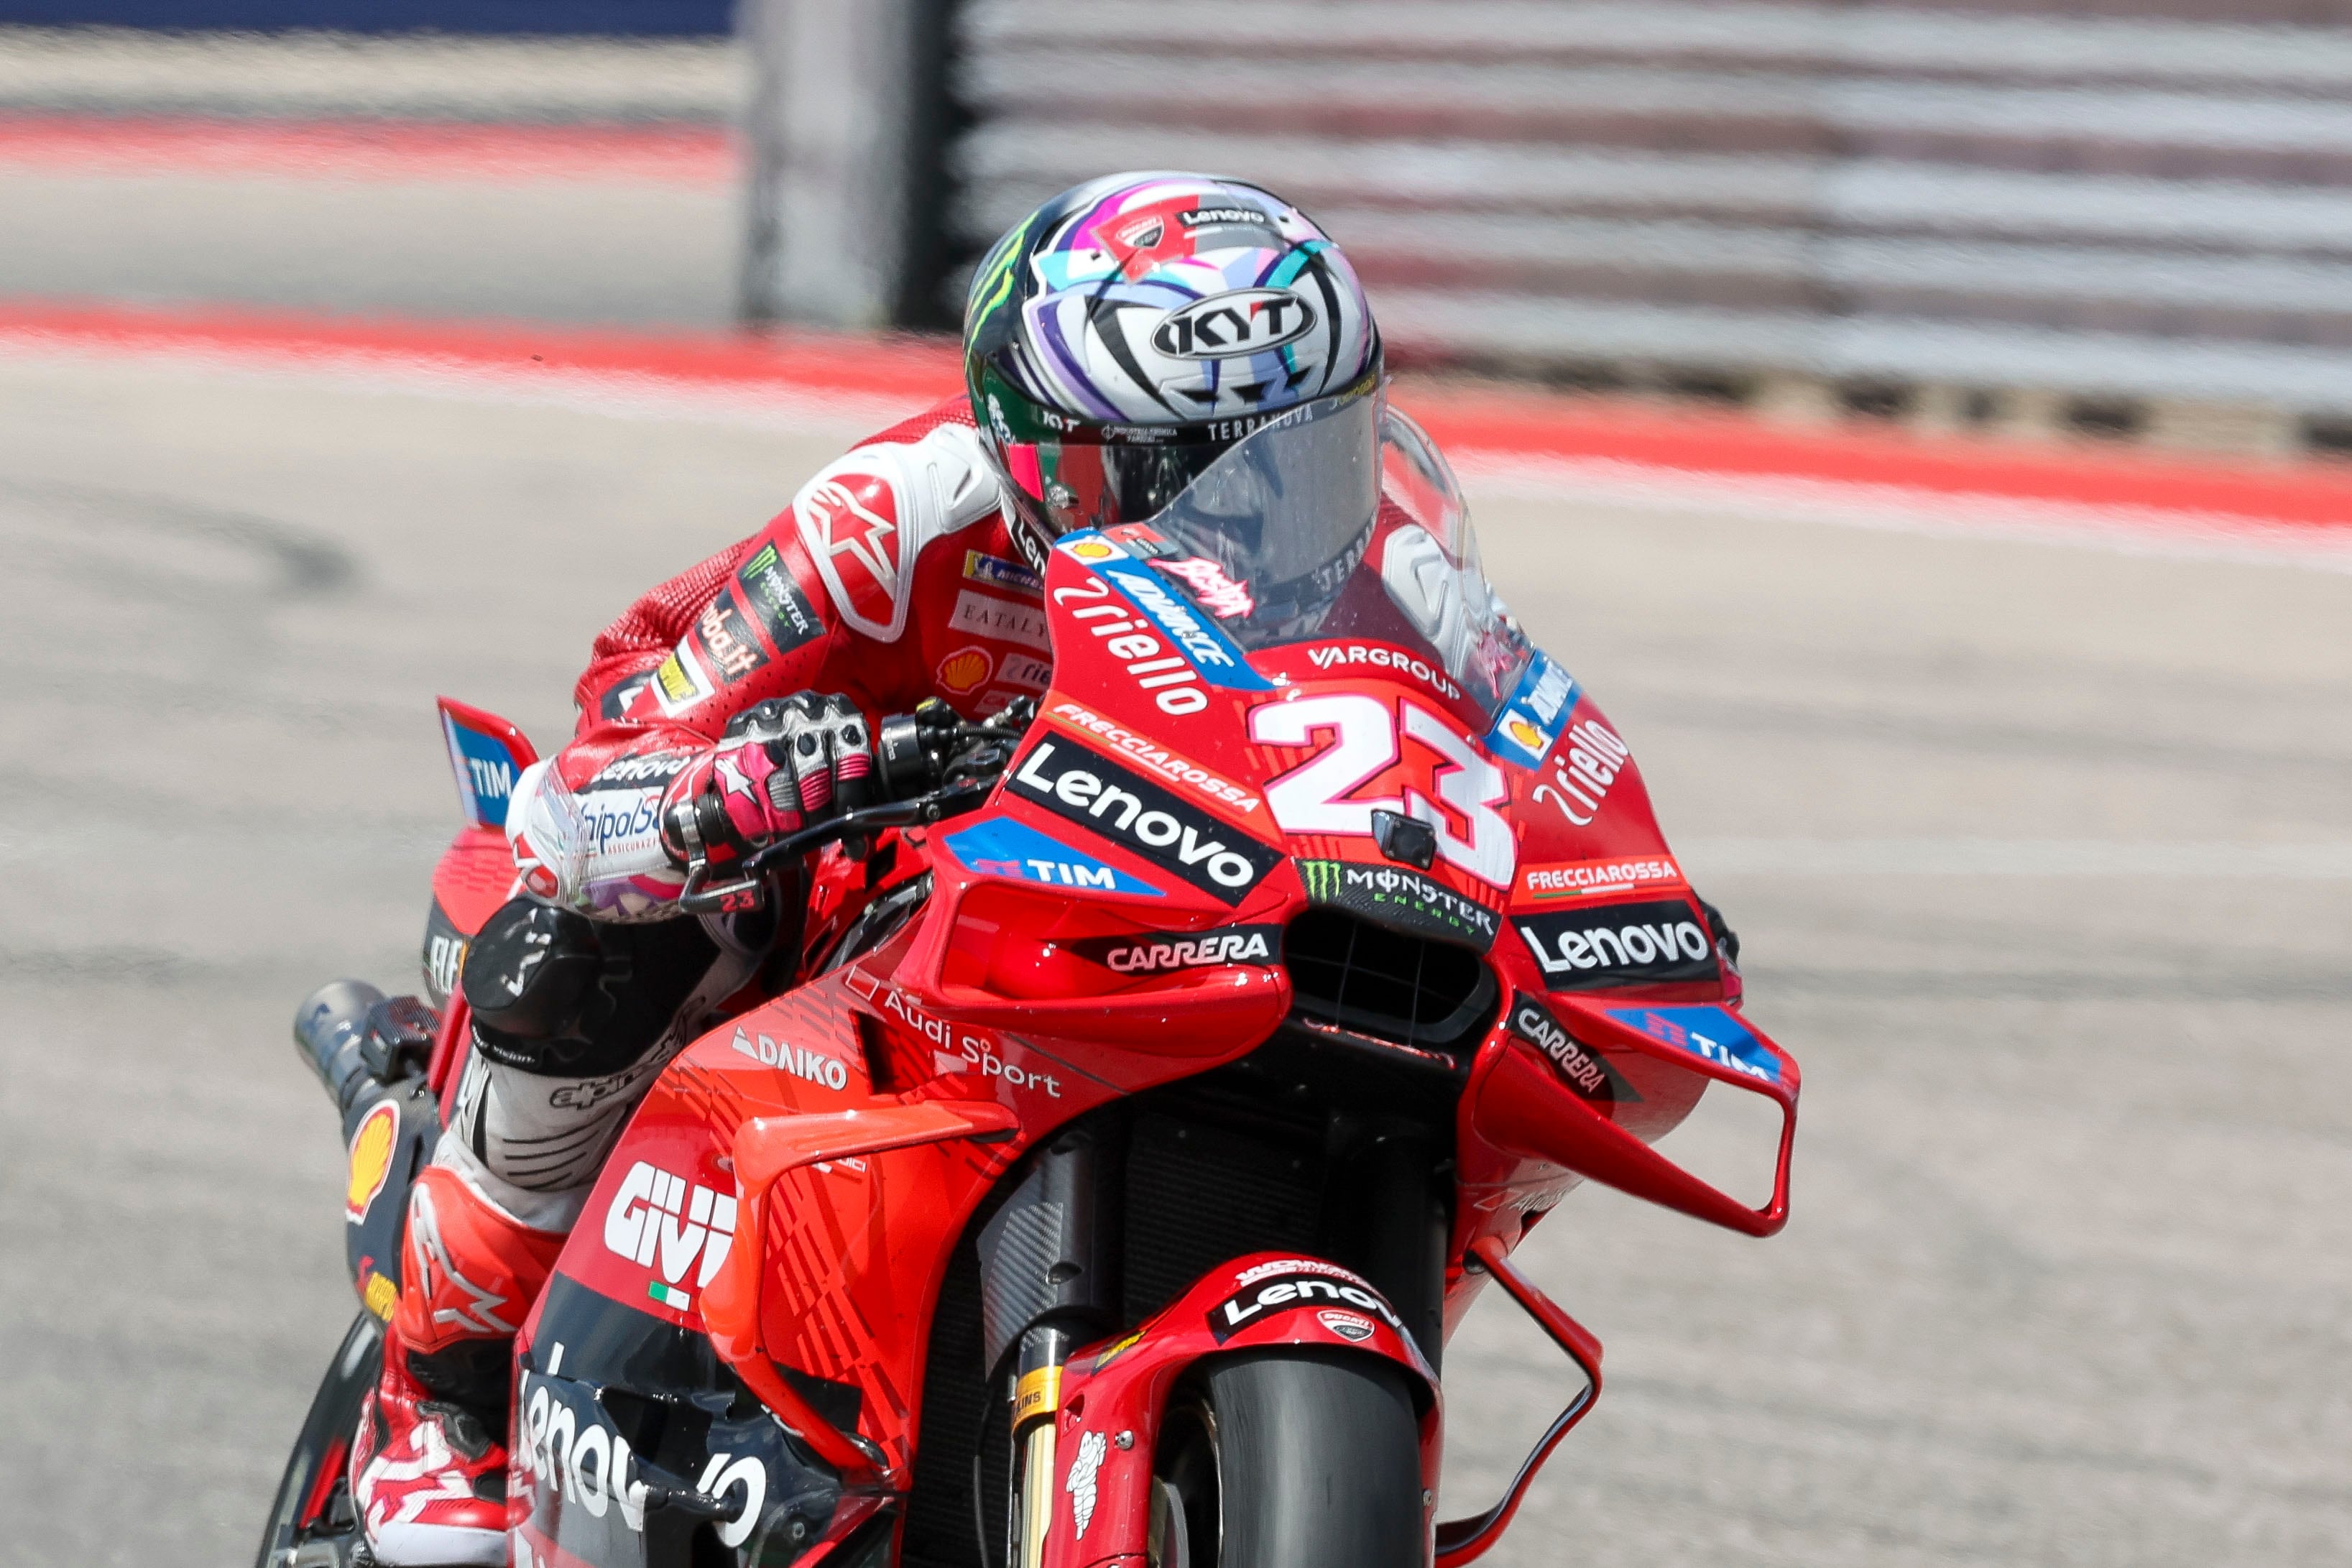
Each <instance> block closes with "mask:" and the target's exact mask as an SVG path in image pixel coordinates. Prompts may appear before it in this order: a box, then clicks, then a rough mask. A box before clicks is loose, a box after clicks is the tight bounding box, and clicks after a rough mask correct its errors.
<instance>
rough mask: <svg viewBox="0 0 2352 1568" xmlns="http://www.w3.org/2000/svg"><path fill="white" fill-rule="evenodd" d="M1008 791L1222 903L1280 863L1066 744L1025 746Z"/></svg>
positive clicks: (1271, 853) (1277, 854)
mask: <svg viewBox="0 0 2352 1568" xmlns="http://www.w3.org/2000/svg"><path fill="white" fill-rule="evenodd" d="M1013 793H1014V794H1016V795H1021V796H1023V797H1024V798H1025V799H1028V800H1033V801H1034V802H1036V803H1037V804H1038V805H1042V806H1044V807H1045V809H1046V810H1048V811H1050V812H1053V813H1054V814H1055V816H1064V817H1067V818H1068V819H1069V820H1070V821H1072V822H1076V823H1077V824H1079V825H1081V826H1085V827H1087V828H1089V829H1091V830H1093V831H1094V832H1096V833H1099V834H1101V835H1102V836H1103V837H1106V838H1108V839H1110V840H1112V841H1113V842H1114V843H1117V844H1118V845H1119V846H1120V847H1124V848H1127V849H1131V850H1133V851H1134V852H1135V853H1136V854H1138V855H1140V856H1141V857H1143V858H1145V859H1147V860H1149V861H1150V862H1151V863H1152V864H1154V865H1156V866H1159V867H1160V868H1163V869H1165V870H1167V871H1168V872H1169V873H1171V875H1173V876H1175V877H1178V878H1181V879H1182V880H1184V881H1186V882H1190V883H1191V884H1192V886H1193V887H1196V888H1198V889H1201V890H1202V892H1204V893H1207V894H1208V895H1209V896H1210V897H1212V898H1214V899H1216V900H1220V901H1222V902H1223V903H1226V904H1236V903H1239V902H1240V901H1241V897H1242V895H1243V894H1244V893H1246V892H1248V891H1249V890H1250V889H1252V888H1255V887H1256V886H1257V884H1258V883H1259V881H1260V880H1261V879H1264V878H1265V874H1266V873H1267V872H1268V871H1271V870H1273V869H1274V868H1275V867H1276V866H1278V865H1280V864H1281V863H1282V852H1281V851H1280V850H1277V849H1274V848H1271V847H1268V846H1266V845H1264V844H1261V843H1259V842H1258V841H1257V840H1255V839H1254V838H1252V837H1249V836H1248V835H1247V834H1245V833H1243V832H1241V831H1240V830H1238V829H1236V828H1232V827H1228V826H1225V825H1224V824H1223V823H1222V822H1220V821H1218V820H1217V819H1216V818H1215V817H1213V816H1210V815H1208V813H1206V812H1204V811H1202V810H1201V809H1200V808H1199V807H1197V806H1194V805H1191V804H1190V803H1188V802H1186V801H1183V800H1180V799H1179V798H1177V797H1176V796H1175V795H1172V794H1171V793H1170V792H1168V791H1167V790H1164V789H1162V788H1160V786H1159V785H1158V784H1153V783H1152V782H1151V781H1150V780H1149V779H1146V778H1144V777H1143V776H1142V775H1140V774H1139V773H1129V771H1128V770H1127V769H1125V768H1123V767H1121V766H1119V765H1118V763H1114V762H1112V761H1111V760H1110V759H1109V758H1108V757H1105V756H1101V755H1099V754H1097V753H1096V752H1089V751H1087V750H1084V749H1082V748H1081V747H1078V746H1076V745H1074V744H1071V743H1070V742H1066V741H1058V740H1056V741H1040V742H1037V744H1036V745H1035V746H1034V747H1032V748H1031V750H1030V752H1029V755H1028V756H1027V757H1026V758H1025V759H1024V761H1023V763H1022V764H1021V766H1020V768H1019V769H1018V770H1017V771H1016V772H1014V773H1013Z"/></svg>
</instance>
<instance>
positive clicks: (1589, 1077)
mask: <svg viewBox="0 0 2352 1568" xmlns="http://www.w3.org/2000/svg"><path fill="white" fill-rule="evenodd" d="M1511 1033H1513V1034H1515V1035H1517V1036H1518V1037H1519V1038H1521V1039H1523V1040H1525V1041H1527V1042H1528V1044H1529V1045H1531V1046H1533V1047H1535V1048H1536V1049H1538V1050H1539V1051H1541V1052H1542V1053H1543V1054H1544V1055H1545V1056H1547V1057H1549V1058H1551V1065H1552V1066H1553V1067H1555V1068H1559V1076H1560V1077H1561V1078H1562V1079H1565V1080H1567V1083H1568V1087H1569V1088H1570V1089H1574V1090H1576V1092H1577V1093H1578V1094H1580V1095H1582V1096H1583V1097H1584V1098H1585V1099H1587V1100H1594V1101H1597V1102H1599V1103H1601V1104H1604V1105H1629V1104H1631V1103H1633V1101H1635V1100H1640V1099H1641V1098H1642V1097H1641V1095H1640V1094H1639V1093H1638V1092H1636V1091H1635V1089H1634V1088H1633V1085H1632V1084H1630V1083H1627V1082H1626V1081H1625V1079H1624V1076H1623V1075H1622V1074H1621V1073H1619V1072H1618V1070H1617V1069H1616V1068H1613V1067H1611V1066H1610V1065H1609V1063H1608V1062H1607V1061H1606V1060H1604V1059H1603V1058H1601V1057H1600V1056H1599V1055H1597V1054H1596V1053H1594V1052H1592V1051H1590V1050H1587V1049H1586V1048H1585V1047H1584V1046H1583V1045H1582V1044H1581V1043H1580V1042H1579V1041H1578V1040H1577V1039H1575V1038H1574V1037H1572V1036H1570V1034H1569V1032H1568V1030H1567V1029H1566V1027H1564V1026H1562V1025H1561V1023H1560V1021H1559V1019H1558V1018H1555V1017H1553V1016H1551V1012H1550V1010H1549V1008H1547V1007H1545V1006H1544V1005H1543V1004H1542V1003H1540V1002H1538V1001H1537V1000H1536V999H1535V998H1534V997H1532V996H1522V997H1520V998H1519V999H1518V1001H1517V1003H1515V1004H1514V1005H1512V1008H1511Z"/></svg>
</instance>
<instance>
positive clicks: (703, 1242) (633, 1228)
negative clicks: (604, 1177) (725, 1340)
mask: <svg viewBox="0 0 2352 1568" xmlns="http://www.w3.org/2000/svg"><path fill="white" fill-rule="evenodd" d="M734 1243H735V1198H734V1194H730V1193H721V1192H716V1191H713V1190H712V1189H711V1188H709V1187H705V1186H698V1185H696V1184H693V1183H691V1182H688V1180H687V1179H686V1178H685V1177H683V1176H675V1175H672V1174H671V1173H669V1172H667V1171H665V1170H663V1169H662V1168H661V1167H659V1166H658V1165H651V1164H647V1163H646V1162H645V1161H643V1160H640V1161H638V1162H637V1163H635V1164H634V1165H632V1166H630V1167H629V1173H628V1174H627V1175H626V1176H625V1177H623V1178H622V1179H621V1190H620V1191H619V1192H617V1193H614V1194H613V1204H612V1206H611V1207H610V1208H608V1209H606V1210H605V1211H604V1248H605V1250H606V1251H608V1252H611V1253H613V1254H614V1255H615V1256H617V1257H621V1258H627V1259H628V1260H629V1261H630V1262H632V1263H635V1264H637V1265H639V1266H640V1267H642V1268H652V1269H655V1270H656V1271H657V1272H658V1273H659V1274H660V1275H661V1279H657V1280H655V1281H652V1282H651V1283H649V1284H648V1285H647V1286H646V1296H647V1297H648V1298H650V1299H651V1300H655V1301H657V1302H659V1303H660V1304H661V1305H663V1306H665V1307H667V1308H669V1309H671V1310H674V1311H679V1312H683V1311H686V1310H689V1309H690V1308H692V1307H693V1305H694V1297H693V1296H692V1295H691V1294H690V1293H689V1292H688V1291H687V1290H685V1289H681V1287H683V1286H684V1285H685V1284H686V1283H687V1281H688V1277H689V1276H692V1279H693V1284H694V1288H695V1289H697V1290H699V1289H702V1288H703V1287H704V1286H706V1285H708V1284H709V1283H710V1281H711V1279H713V1278H714V1277H716V1276H717V1274H718V1273H719V1265H720V1264H722V1263H725V1262H726V1261H727V1249H728V1248H729V1247H732V1246H733V1245H734Z"/></svg>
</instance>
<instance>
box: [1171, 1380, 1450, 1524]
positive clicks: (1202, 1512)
mask: <svg viewBox="0 0 2352 1568" xmlns="http://www.w3.org/2000/svg"><path fill="white" fill-rule="evenodd" d="M1153 1471H1154V1477H1155V1486H1154V1489H1153V1496H1152V1508H1151V1557H1150V1562H1151V1568H1420V1564H1421V1563H1423V1541H1422V1519H1423V1514H1422V1505H1421V1441H1420V1423H1419V1421H1418V1419H1417V1418H1416V1416H1415V1415H1414V1414H1413V1406H1412V1394H1411V1392H1410V1391H1409V1390H1408V1389H1407V1387H1406V1384H1405V1380H1404V1375H1403V1373H1401V1372H1399V1371H1398V1370H1397V1369H1396V1368H1395V1367H1393V1366H1391V1365H1390V1364H1388V1363H1385V1362H1382V1361H1378V1360H1375V1359H1374V1358H1372V1357H1370V1356H1367V1355H1357V1354H1349V1353H1348V1352H1319V1351H1294V1350H1281V1351H1261V1352H1252V1353H1249V1354H1246V1355H1241V1356H1236V1357H1234V1359H1232V1360H1230V1361H1221V1362H1216V1363H1211V1365H1210V1366H1209V1368H1208V1369H1207V1371H1206V1373H1205V1374H1204V1375H1202V1377H1201V1378H1200V1379H1199V1380H1198V1381H1197V1382H1196V1383H1195V1384H1193V1385H1192V1387H1191V1388H1190V1389H1189V1391H1188V1392H1187V1393H1186V1394H1183V1395H1181V1397H1180V1398H1179V1400H1178V1402H1177V1403H1176V1404H1175V1405H1173V1406H1172V1407H1171V1409H1170V1411H1169V1415H1168V1420H1167V1422H1166V1423H1165V1425H1164V1426H1163V1427H1162V1429H1161V1432H1160V1450H1159V1455H1158V1458H1157V1462H1156V1463H1155V1465H1154V1467H1153Z"/></svg>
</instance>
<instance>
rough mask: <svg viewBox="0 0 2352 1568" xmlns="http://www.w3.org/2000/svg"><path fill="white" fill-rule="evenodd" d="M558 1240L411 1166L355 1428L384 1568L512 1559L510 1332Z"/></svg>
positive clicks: (366, 1517) (354, 1472)
mask: <svg viewBox="0 0 2352 1568" xmlns="http://www.w3.org/2000/svg"><path fill="white" fill-rule="evenodd" d="M562 1244H563V1237H562V1233H560V1232H555V1231H545V1230H536V1229H533V1228H531V1227H530V1226H525V1225H523V1224H521V1223H520V1221H518V1220H516V1219H515V1218H514V1217H513V1216H512V1215H509V1214H507V1213H505V1212H504V1211H503V1210H502V1209H500V1208H499V1206H498V1205H495V1204H493V1203H492V1202H490V1201H489V1200H488V1198H486V1197H484V1196H483V1195H482V1194H480V1193H478V1192H477V1191H476V1190H475V1189H474V1188H473V1187H472V1186H470V1185H468V1184H467V1182H466V1181H465V1180H464V1179H463V1178H462V1177H461V1176H459V1175H458V1174H457V1173H456V1172H454V1171H452V1170H449V1169H447V1168H446V1167H444V1166H441V1165H428V1166H426V1167H425V1170H424V1172H423V1173H421V1174H420V1175H419V1176H418V1177H417V1180H416V1185H415V1187H414V1188H413V1189H411V1191H410V1194H409V1200H408V1244H407V1258H406V1261H407V1269H406V1274H407V1278H406V1279H405V1281H404V1284H403V1285H402V1287H401V1292H400V1304H399V1306H398V1307H396V1308H395V1309H394V1311H393V1316H392V1322H391V1323H390V1324H389V1325H388V1326H387V1328H386V1331H385V1334H384V1345H383V1377H382V1378H381V1379H380V1380H379V1381H378V1383H377V1384H376V1387H375V1389H374V1391H373V1393H371V1394H369V1395H368V1398H367V1401H366V1403H365V1404H364V1405H362V1409H361V1412H360V1429H359V1432H358V1434H357V1435H356V1436H354V1437H353V1438H352V1462H351V1488H352V1500H353V1502H354V1503H355V1504H356V1506H357V1508H358V1511H359V1515H360V1520H361V1522H362V1527H363V1528H364V1529H365V1530H366V1531H367V1541H368V1548H369V1550H370V1551H371V1552H373V1554H374V1556H375V1560H376V1561H377V1562H378V1563H383V1564H385V1565H386V1568H461V1565H471V1564H482V1565H484V1568H502V1565H503V1564H504V1563H506V1562H507V1502H506V1482H507V1445H506V1432H507V1405H508V1402H509V1399H508V1388H509V1378H510V1377H511V1375H512V1363H513V1354H514V1335H515V1331H516V1330H517V1329H518V1328H520V1326H521V1323H522V1320H523V1317H524V1315H525V1314H527V1313H528V1312H529V1311H530V1305H531V1302H532V1301H534V1300H537V1298H538V1296H539V1291H540V1288H541V1286H542V1285H544V1284H545V1283H546V1281H547V1275H548V1271H549V1269H550V1268H552V1267H553V1266H554V1263H555V1255H556V1253H557V1251H558V1250H559V1249H560V1248H561V1247H562Z"/></svg>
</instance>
